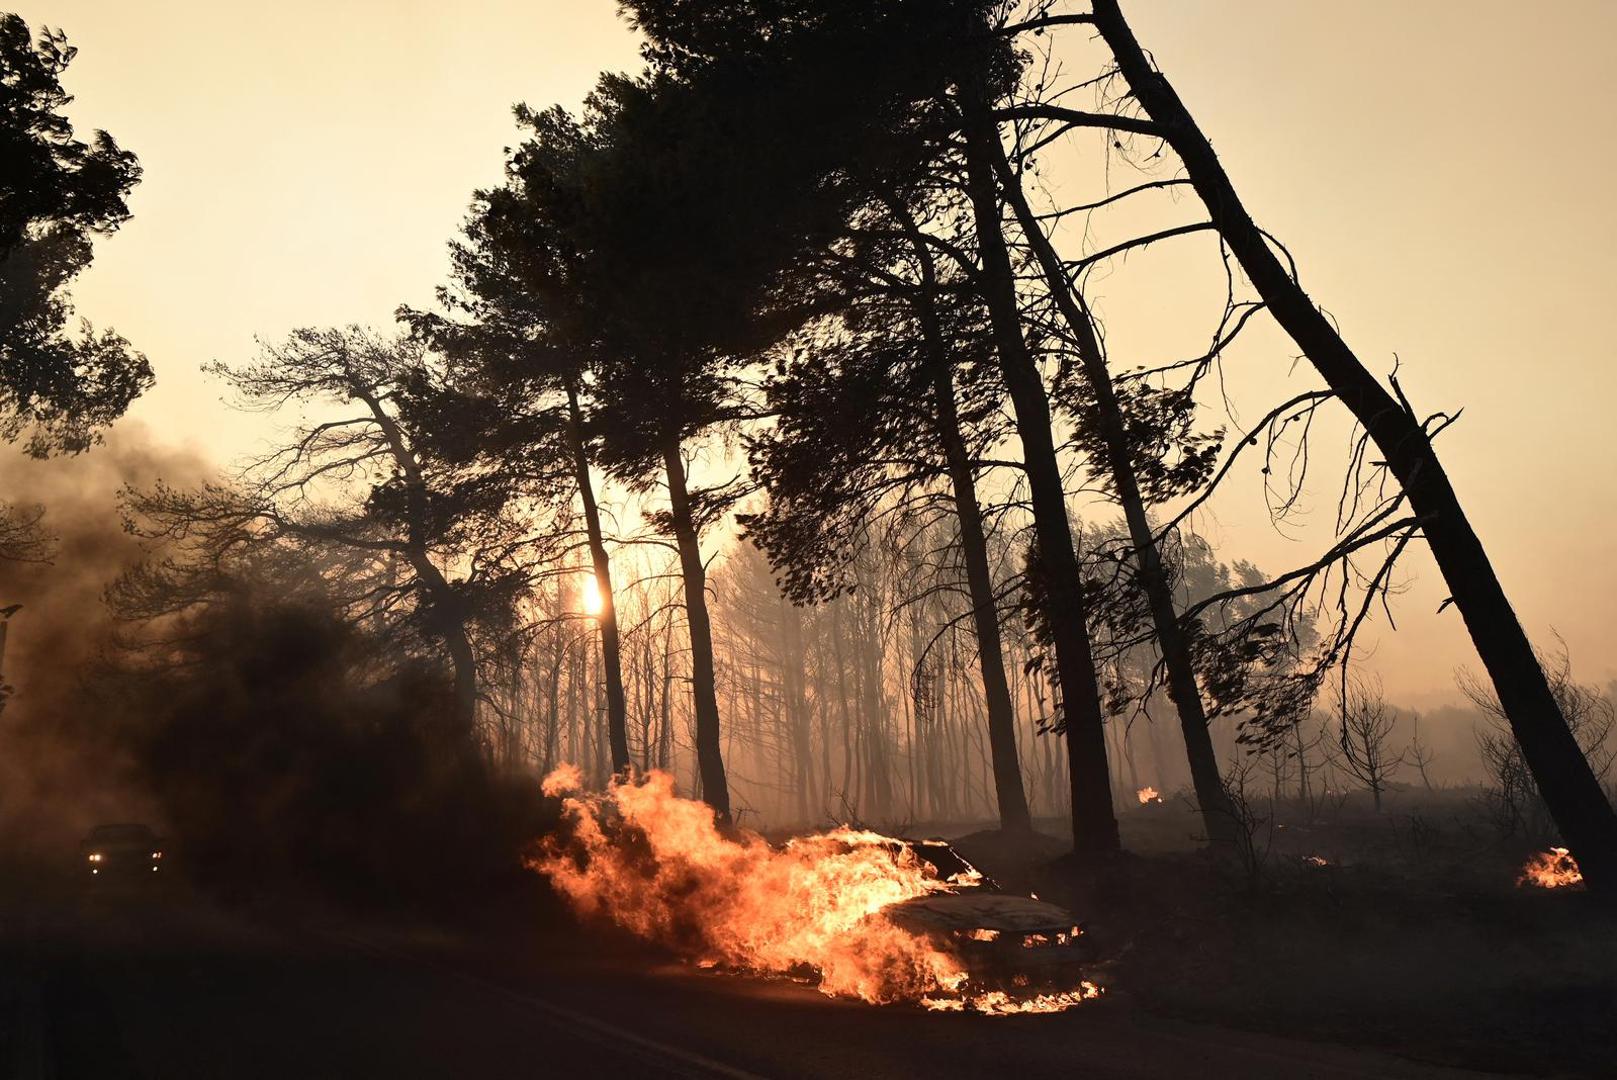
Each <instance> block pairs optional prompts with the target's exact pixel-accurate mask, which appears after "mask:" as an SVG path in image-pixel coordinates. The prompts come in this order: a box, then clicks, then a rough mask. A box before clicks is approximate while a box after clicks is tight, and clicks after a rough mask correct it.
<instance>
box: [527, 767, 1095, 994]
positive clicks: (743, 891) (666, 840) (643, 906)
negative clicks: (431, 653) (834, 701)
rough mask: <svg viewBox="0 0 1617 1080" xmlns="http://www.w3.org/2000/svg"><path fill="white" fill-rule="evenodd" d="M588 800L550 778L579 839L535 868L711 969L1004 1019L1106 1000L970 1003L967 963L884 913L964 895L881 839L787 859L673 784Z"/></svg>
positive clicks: (839, 841) (547, 850) (804, 841)
mask: <svg viewBox="0 0 1617 1080" xmlns="http://www.w3.org/2000/svg"><path fill="white" fill-rule="evenodd" d="M579 788H580V784H579V776H578V771H577V770H576V769H573V768H571V767H564V768H563V769H559V770H557V772H555V773H553V774H551V776H549V777H547V778H546V779H545V783H544V790H545V792H546V794H548V795H553V796H563V803H562V807H563V816H564V819H565V827H564V828H563V829H562V830H561V832H560V833H559V834H558V837H557V838H555V839H552V840H550V841H547V842H546V843H545V844H543V845H542V846H541V848H540V850H539V851H538V853H537V854H536V855H535V857H534V858H533V859H532V860H531V863H530V865H532V866H533V867H534V868H535V869H537V870H539V871H540V872H542V873H544V874H545V875H546V876H548V877H549V879H550V881H551V883H552V884H553V885H554V886H555V888H556V889H557V891H558V892H560V893H561V894H562V895H563V896H565V897H566V898H567V899H568V901H569V902H570V903H571V904H572V905H573V906H574V908H575V909H576V910H578V911H579V912H580V913H582V914H585V915H598V916H604V917H606V918H609V919H611V920H612V921H613V922H615V923H617V924H618V925H620V926H622V927H624V928H625V929H627V930H629V931H631V932H632V933H634V934H636V935H638V936H640V937H642V938H645V939H647V940H650V941H656V942H659V943H662V944H664V945H667V946H670V947H672V948H674V949H675V950H676V951H678V952H680V953H682V954H683V955H685V957H686V958H687V959H688V960H690V961H692V962H695V963H697V964H699V965H701V966H704V967H720V966H722V967H725V968H730V969H736V970H742V971H748V972H753V973H757V974H764V975H784V976H798V975H802V974H803V973H805V971H812V972H813V973H815V974H817V975H818V977H819V988H820V990H821V991H822V992H824V993H826V994H830V995H834V996H848V997H856V998H859V999H861V1000H864V1001H868V1002H872V1003H876V1004H889V1003H895V1002H906V1001H907V1002H916V1003H922V1004H926V1005H929V1006H930V1007H935V1008H961V1009H965V1008H972V1009H974V1010H975V1011H980V1012H991V1013H1003V1012H1048V1011H1057V1010H1058V1009H1061V1008H1066V1007H1068V1005H1069V1004H1075V1003H1076V1002H1077V1001H1079V1000H1082V999H1083V998H1084V997H1093V996H1095V995H1096V994H1098V992H1099V991H1098V990H1095V989H1094V988H1093V987H1087V989H1085V988H1081V989H1080V990H1079V991H1077V992H1075V993H1074V994H1072V995H1059V994H1047V995H1041V996H1037V997H1030V998H1028V999H1027V1000H1017V999H1014V998H1012V997H1011V996H1010V995H1007V994H1004V993H1000V992H990V993H987V994H979V995H975V996H971V997H966V996H962V992H963V990H964V988H965V985H966V983H967V980H968V974H967V972H966V970H965V969H964V968H963V967H962V965H961V963H960V962H959V961H958V960H957V959H956V957H955V956H954V955H952V954H951V953H949V952H947V951H945V950H944V949H941V948H939V947H938V946H937V945H935V944H934V943H933V942H932V941H931V940H930V939H929V938H928V937H927V936H926V935H924V934H920V933H915V932H912V931H910V930H907V929H905V928H903V927H900V926H898V925H897V924H895V923H894V922H892V921H890V920H889V919H887V918H886V917H884V916H883V915H882V911H883V909H885V908H887V907H888V906H889V905H891V904H895V903H898V902H900V901H903V900H909V899H912V898H914V897H917V896H923V895H927V894H929V893H937V892H946V891H948V890H949V889H950V888H951V887H952V886H951V884H950V883H949V882H946V881H940V880H939V879H938V878H937V876H936V873H935V872H934V871H933V870H932V868H931V867H930V866H929V865H928V864H927V863H925V862H923V861H922V860H921V859H919V858H917V857H916V855H915V853H914V851H913V849H912V848H910V847H908V846H907V845H902V844H899V843H898V842H896V841H894V840H892V839H891V838H889V837H885V836H882V835H881V834H879V833H873V832H867V831H862V830H856V829H847V828H843V829H835V830H832V831H830V832H825V833H818V834H815V835H812V836H805V837H801V838H799V839H796V840H793V841H791V842H790V843H788V844H786V845H785V846H784V847H782V848H774V847H771V846H770V845H769V844H768V843H767V842H765V841H764V840H763V839H762V838H761V837H759V836H757V835H756V834H753V833H748V832H745V831H742V830H736V831H735V832H734V833H733V834H731V835H725V834H722V833H720V832H719V830H718V829H717V828H716V827H715V826H714V824H713V815H712V811H711V810H710V809H709V808H708V807H707V806H705V805H704V804H702V803H699V802H693V801H691V800H688V799H681V798H679V797H678V796H676V795H675V794H674V781H673V778H672V777H671V776H669V775H668V774H666V773H660V772H653V773H651V774H649V775H647V776H646V777H645V778H644V779H643V780H642V781H639V782H635V783H620V784H613V785H612V786H611V787H609V788H608V790H607V791H606V792H604V793H601V794H588V793H584V792H582V791H580V790H579ZM1066 997H1071V998H1072V999H1073V1000H1072V1001H1070V1002H1066V1003H1060V1004H1058V1003H1057V1002H1058V1001H1059V1000H1061V999H1064V998H1066Z"/></svg>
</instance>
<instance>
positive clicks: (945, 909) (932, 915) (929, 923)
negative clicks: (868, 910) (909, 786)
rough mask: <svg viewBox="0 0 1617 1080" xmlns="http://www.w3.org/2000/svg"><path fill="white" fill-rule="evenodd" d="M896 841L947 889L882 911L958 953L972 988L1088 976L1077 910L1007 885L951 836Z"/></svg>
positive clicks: (1074, 982) (1064, 985)
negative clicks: (966, 854) (957, 846)
mask: <svg viewBox="0 0 1617 1080" xmlns="http://www.w3.org/2000/svg"><path fill="white" fill-rule="evenodd" d="M890 846H891V847H895V848H903V849H907V850H908V851H910V852H912V853H913V854H914V855H915V857H916V858H918V859H919V860H920V861H921V862H923V863H925V864H926V865H927V866H929V867H930V868H932V870H934V871H935V872H936V876H937V878H938V879H939V880H940V881H942V882H944V883H945V887H944V888H943V889H940V890H939V891H937V892H933V893H928V894H926V895H925V896H917V897H913V898H911V899H909V900H901V901H899V902H898V903H896V904H889V905H888V906H887V907H885V908H883V909H882V915H883V916H885V917H886V918H888V919H890V920H891V921H893V922H894V923H896V924H898V925H899V926H902V927H904V928H905V929H906V930H910V931H912V932H914V933H918V934H924V935H926V936H927V937H928V938H930V939H931V940H932V941H933V943H934V944H936V945H937V946H938V947H939V948H941V949H944V950H945V951H947V952H948V953H949V954H950V955H952V956H954V957H955V958H956V959H957V960H958V961H959V962H960V965H961V967H963V968H964V969H965V970H966V971H967V972H968V973H969V976H970V980H971V984H972V989H975V990H1011V989H1017V990H1025V989H1030V988H1031V989H1043V988H1048V989H1054V990H1069V989H1073V988H1075V987H1077V986H1079V984H1080V983H1082V982H1083V975H1084V972H1085V968H1086V965H1088V964H1090V963H1091V962H1092V961H1093V959H1094V957H1093V956H1092V955H1090V950H1089V949H1088V948H1087V945H1086V943H1085V942H1083V941H1082V938H1083V933H1084V930H1083V926H1082V925H1081V924H1080V923H1079V922H1078V921H1077V920H1076V919H1075V918H1073V915H1072V913H1071V912H1069V911H1067V910H1066V909H1065V908H1062V907H1058V906H1057V905H1055V904H1051V903H1047V902H1045V901H1043V900H1039V899H1036V898H1034V897H1031V896H1018V895H1016V894H1015V893H1008V892H1004V891H1002V890H1001V889H1000V887H999V886H998V885H997V884H995V883H994V881H993V880H992V879H990V878H988V877H987V876H985V875H984V874H983V873H982V872H981V871H979V870H978V869H977V868H976V867H975V866H972V865H971V863H970V862H968V861H967V860H966V859H965V857H964V856H962V855H961V854H960V853H959V852H957V851H955V850H954V848H953V847H951V846H950V845H949V844H948V842H946V841H943V840H902V841H897V842H896V843H895V844H892V845H890ZM894 854H895V855H897V854H898V852H897V851H896V850H895V851H894Z"/></svg>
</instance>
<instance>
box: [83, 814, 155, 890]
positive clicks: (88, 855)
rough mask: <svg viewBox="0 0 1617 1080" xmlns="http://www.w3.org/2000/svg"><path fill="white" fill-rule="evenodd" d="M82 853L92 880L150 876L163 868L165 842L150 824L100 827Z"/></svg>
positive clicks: (91, 832)
mask: <svg viewBox="0 0 1617 1080" xmlns="http://www.w3.org/2000/svg"><path fill="white" fill-rule="evenodd" d="M79 854H80V856H81V857H82V858H83V859H84V867H85V869H87V870H89V871H90V876H92V877H97V878H107V877H151V876H152V875H153V874H155V873H157V872H159V871H160V870H161V869H162V868H163V839H162V837H160V836H158V835H157V833H156V832H154V831H153V830H152V827H151V826H150V825H131V824H125V825H97V826H96V827H95V828H93V829H91V830H90V832H89V834H88V835H87V836H85V838H84V842H83V843H81V844H80V845H79Z"/></svg>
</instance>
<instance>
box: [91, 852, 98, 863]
mask: <svg viewBox="0 0 1617 1080" xmlns="http://www.w3.org/2000/svg"><path fill="white" fill-rule="evenodd" d="M90 861H91V862H100V861H101V853H100V852H99V851H94V852H91V853H90Z"/></svg>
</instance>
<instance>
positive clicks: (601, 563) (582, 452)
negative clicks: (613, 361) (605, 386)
mask: <svg viewBox="0 0 1617 1080" xmlns="http://www.w3.org/2000/svg"><path fill="white" fill-rule="evenodd" d="M567 435H568V439H569V441H570V442H571V443H572V451H573V476H574V482H575V483H576V484H577V485H578V497H579V499H580V501H581V502H583V504H584V530H585V532H586V533H587V534H588V536H589V547H590V563H591V565H592V568H593V569H594V571H595V591H596V592H597V593H598V594H599V595H600V598H601V610H600V612H599V613H597V614H596V616H595V625H596V627H597V628H598V629H599V631H600V634H601V668H602V672H603V674H604V677H605V680H606V731H607V737H608V739H609V740H610V742H611V744H612V771H613V772H614V773H615V774H617V775H618V776H623V775H625V774H626V773H628V771H629V765H630V762H629V722H628V710H627V708H626V707H625V704H624V694H623V658H622V654H621V652H620V650H619V646H618V602H617V597H616V596H615V595H613V592H612V560H611V558H610V557H609V556H608V555H607V552H606V540H605V538H604V536H603V535H602V532H601V511H600V508H599V507H598V506H597V505H596V503H595V484H594V482H593V481H592V480H591V479H590V459H589V449H588V445H587V444H586V443H585V441H584V417H583V413H582V411H581V410H580V409H579V407H578V388H577V387H576V386H575V385H574V384H573V383H572V382H569V383H568V384H567Z"/></svg>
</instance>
